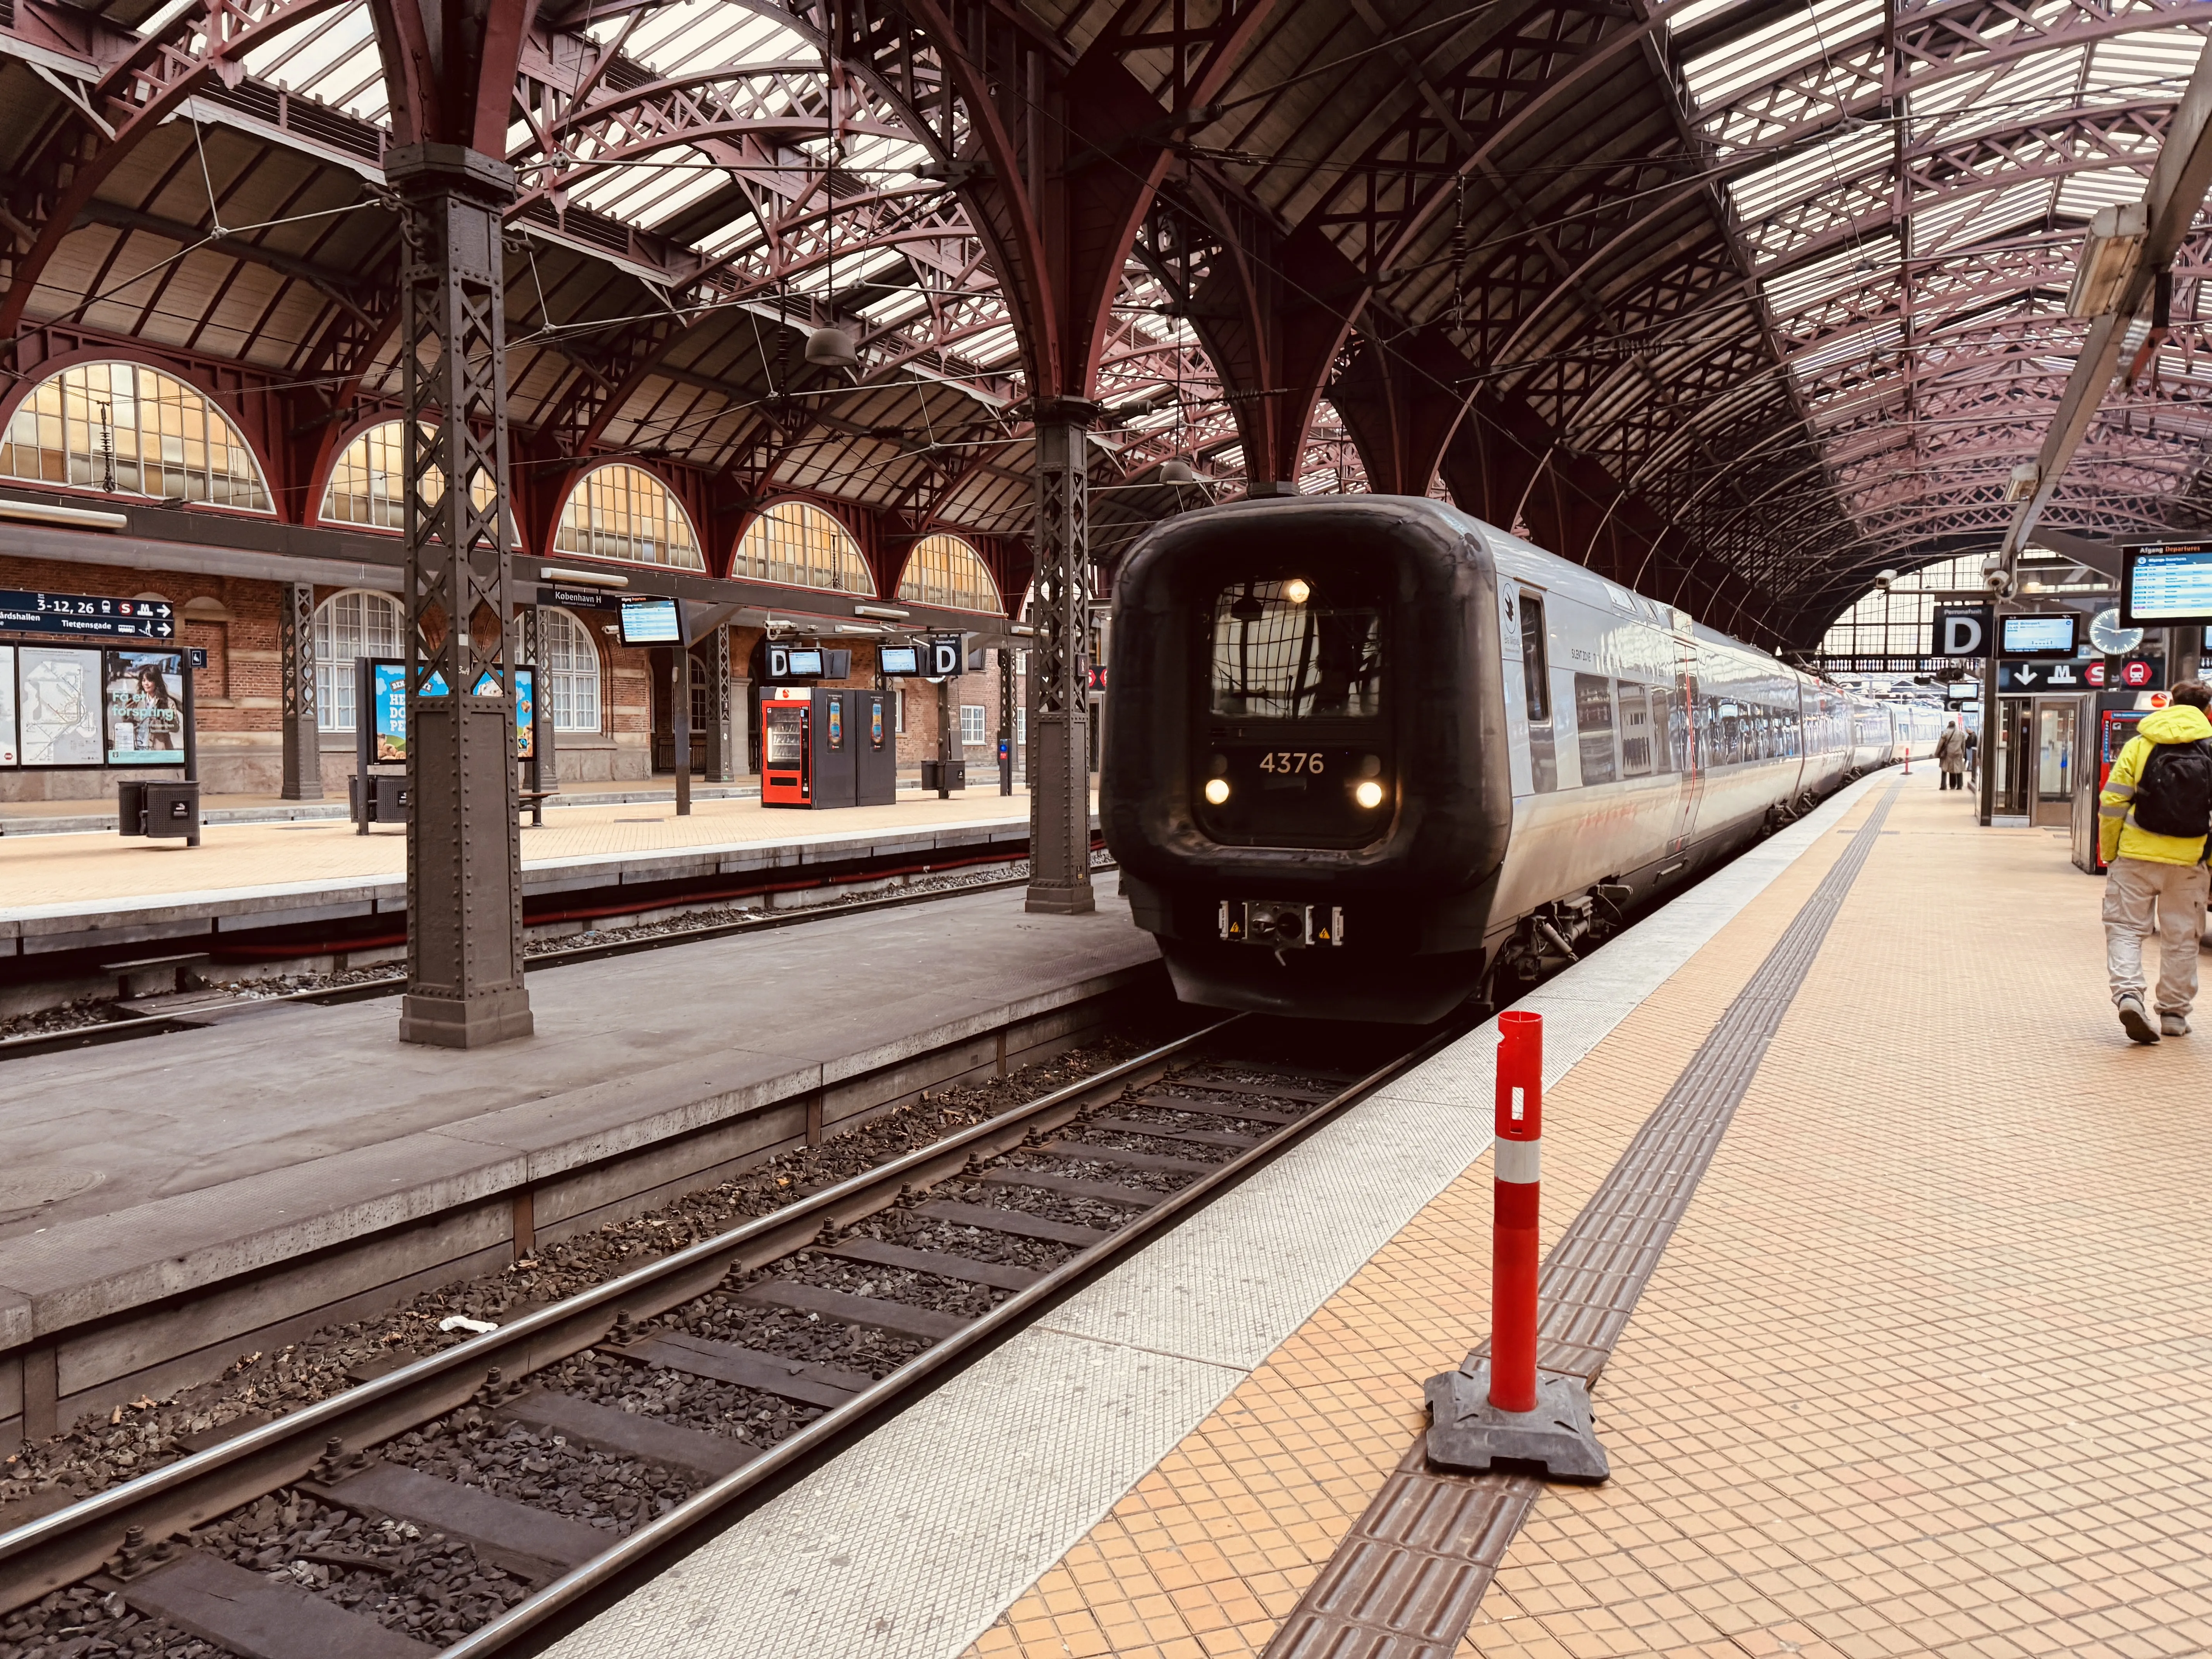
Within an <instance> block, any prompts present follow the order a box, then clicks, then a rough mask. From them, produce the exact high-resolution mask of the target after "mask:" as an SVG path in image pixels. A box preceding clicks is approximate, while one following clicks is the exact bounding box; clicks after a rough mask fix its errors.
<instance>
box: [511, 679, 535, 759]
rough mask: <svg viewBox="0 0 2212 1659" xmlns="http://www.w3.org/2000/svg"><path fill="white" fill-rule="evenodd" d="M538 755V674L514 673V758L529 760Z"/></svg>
mask: <svg viewBox="0 0 2212 1659" xmlns="http://www.w3.org/2000/svg"><path fill="white" fill-rule="evenodd" d="M537 753H538V673H537V671H536V670H535V669H530V668H518V669H516V670H515V671H514V757H515V759H517V760H529V759H531V758H532V757H534V756H536V754H537Z"/></svg>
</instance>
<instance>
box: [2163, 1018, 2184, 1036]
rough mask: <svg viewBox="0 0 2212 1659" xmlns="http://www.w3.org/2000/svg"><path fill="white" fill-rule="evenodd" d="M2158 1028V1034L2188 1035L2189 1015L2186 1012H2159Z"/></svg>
mask: <svg viewBox="0 0 2212 1659" xmlns="http://www.w3.org/2000/svg"><path fill="white" fill-rule="evenodd" d="M2158 1029H2159V1034H2160V1036H2188V1035H2189V1016H2188V1015H2186V1014H2160V1016H2159V1017H2158Z"/></svg>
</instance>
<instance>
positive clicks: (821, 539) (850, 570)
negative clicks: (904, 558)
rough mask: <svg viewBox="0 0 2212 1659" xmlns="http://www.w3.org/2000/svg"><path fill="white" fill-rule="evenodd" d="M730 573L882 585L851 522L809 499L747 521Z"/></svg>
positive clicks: (811, 583) (803, 583) (814, 583)
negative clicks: (845, 523)
mask: <svg viewBox="0 0 2212 1659" xmlns="http://www.w3.org/2000/svg"><path fill="white" fill-rule="evenodd" d="M730 574H732V576H738V577H744V576H750V577H751V578H752V579H753V580H756V581H763V582H784V583H787V584H788V585H790V586H793V587H826V588H828V589H829V591H830V592H835V593H873V592H875V591H876V582H875V578H874V577H872V576H871V575H870V574H868V562H867V561H866V559H863V558H862V557H861V556H860V546H859V544H857V543H855V542H854V540H853V538H852V536H851V535H850V534H849V533H848V532H847V531H846V529H845V526H843V525H842V524H839V523H838V522H837V520H835V519H833V518H831V517H830V516H829V514H828V513H824V512H823V510H822V509H821V508H820V507H811V506H809V505H808V504H807V503H806V502H805V501H778V502H777V503H776V504H775V506H774V507H769V509H768V510H767V511H766V512H764V513H762V514H761V515H760V517H758V518H757V519H755V520H753V521H752V522H751V523H750V524H749V525H747V526H745V533H744V537H743V538H741V539H740V540H739V541H738V556H737V559H736V562H734V563H733V564H732V566H731V568H730Z"/></svg>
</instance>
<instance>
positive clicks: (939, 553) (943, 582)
mask: <svg viewBox="0 0 2212 1659" xmlns="http://www.w3.org/2000/svg"><path fill="white" fill-rule="evenodd" d="M898 596H899V598H901V599H911V600H913V601H914V603H915V604H916V605H945V606H946V607H948V608H949V609H951V610H954V611H990V612H991V613H993V614H994V615H997V614H998V613H999V612H1000V610H1001V608H1002V607H1001V604H1000V599H999V585H998V583H996V582H994V581H993V580H991V573H990V571H989V570H988V569H987V568H985V566H984V563H983V561H982V560H981V557H979V556H977V554H976V552H975V549H974V548H972V547H970V546H969V545H968V544H967V543H965V542H963V541H962V540H961V539H960V538H958V537H957V536H947V535H945V534H942V533H939V534H938V535H934V536H925V537H923V538H921V540H920V541H919V542H916V543H915V548H914V551H913V552H911V553H909V554H908V555H907V561H906V574H904V575H902V577H900V578H899V587H898Z"/></svg>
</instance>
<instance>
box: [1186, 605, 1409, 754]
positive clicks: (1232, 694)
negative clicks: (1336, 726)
mask: <svg viewBox="0 0 2212 1659" xmlns="http://www.w3.org/2000/svg"><path fill="white" fill-rule="evenodd" d="M1212 700H1213V712H1214V713H1215V714H1220V715H1225V716H1227V717H1228V718H1230V719H1232V720H1300V719H1314V718H1319V719H1331V718H1334V719H1338V720H1370V719H1372V718H1373V717H1374V716H1375V715H1376V714H1380V713H1381V712H1382V707H1383V617H1382V613H1381V612H1379V611H1373V610H1346V609H1339V608H1337V607H1334V606H1331V605H1327V604H1325V603H1323V602H1322V600H1321V599H1320V598H1319V597H1318V596H1316V595H1315V594H1314V593H1313V592H1312V590H1311V589H1310V587H1309V586H1307V585H1306V584H1305V583H1304V582H1303V581H1290V582H1240V583H1238V584H1237V585H1236V586H1233V587H1228V588H1225V589H1223V590H1222V592H1221V594H1220V596H1219V598H1218V599H1217V600H1216V601H1215V603H1214V610H1213V684H1212Z"/></svg>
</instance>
